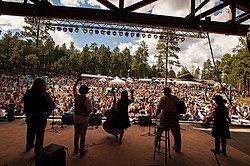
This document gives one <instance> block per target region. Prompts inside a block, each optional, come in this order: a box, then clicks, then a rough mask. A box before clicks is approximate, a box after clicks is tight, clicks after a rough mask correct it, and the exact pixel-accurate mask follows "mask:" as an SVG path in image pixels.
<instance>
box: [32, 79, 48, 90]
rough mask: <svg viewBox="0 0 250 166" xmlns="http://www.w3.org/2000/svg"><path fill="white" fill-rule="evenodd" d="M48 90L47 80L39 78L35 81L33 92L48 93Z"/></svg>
mask: <svg viewBox="0 0 250 166" xmlns="http://www.w3.org/2000/svg"><path fill="white" fill-rule="evenodd" d="M46 88H47V84H46V82H45V80H44V79H42V78H37V79H35V80H34V82H33V85H32V87H31V90H34V91H39V92H42V91H46Z"/></svg>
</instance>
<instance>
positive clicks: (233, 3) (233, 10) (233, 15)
mask: <svg viewBox="0 0 250 166" xmlns="http://www.w3.org/2000/svg"><path fill="white" fill-rule="evenodd" d="M235 18H236V0H231V4H230V11H229V20H235Z"/></svg>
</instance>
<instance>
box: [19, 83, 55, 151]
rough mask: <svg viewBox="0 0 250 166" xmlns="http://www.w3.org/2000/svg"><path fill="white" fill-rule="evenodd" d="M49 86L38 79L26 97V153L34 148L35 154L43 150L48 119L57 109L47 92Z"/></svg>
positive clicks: (24, 98)
mask: <svg viewBox="0 0 250 166" xmlns="http://www.w3.org/2000/svg"><path fill="white" fill-rule="evenodd" d="M46 90H47V84H46V82H45V80H43V79H42V78H37V79H35V80H34V83H33V85H32V87H31V89H28V90H27V91H26V92H25V94H24V96H23V101H24V114H25V116H26V124H27V133H26V140H27V144H26V150H25V151H26V152H28V151H30V150H31V149H32V148H33V147H34V142H35V154H36V155H37V154H38V153H39V150H40V149H42V148H43V143H44V131H45V128H46V124H47V118H48V117H49V116H50V115H51V113H52V111H53V109H55V108H56V105H55V103H54V102H53V100H52V98H51V96H50V95H49V93H48V92H47V91H46Z"/></svg>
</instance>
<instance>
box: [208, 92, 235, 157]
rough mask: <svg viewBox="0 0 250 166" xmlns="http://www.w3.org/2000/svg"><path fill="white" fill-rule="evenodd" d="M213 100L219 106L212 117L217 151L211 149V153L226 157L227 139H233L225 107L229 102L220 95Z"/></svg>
mask: <svg viewBox="0 0 250 166" xmlns="http://www.w3.org/2000/svg"><path fill="white" fill-rule="evenodd" d="M213 99H214V100H215V103H216V104H217V106H216V108H215V111H214V112H213V115H212V116H213V119H214V123H213V128H212V136H213V137H214V138H215V149H211V151H213V152H215V153H217V154H220V152H222V154H223V155H225V156H226V155H227V151H226V144H227V139H229V138H231V135H230V131H229V126H228V122H227V119H228V108H227V107H226V106H225V103H226V102H227V101H226V100H225V99H223V97H222V96H220V95H216V96H215V97H214V98H213ZM220 141H221V145H222V151H220Z"/></svg>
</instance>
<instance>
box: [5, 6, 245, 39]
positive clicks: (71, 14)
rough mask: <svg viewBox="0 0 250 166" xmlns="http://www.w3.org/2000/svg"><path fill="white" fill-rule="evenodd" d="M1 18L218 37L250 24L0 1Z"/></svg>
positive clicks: (239, 31) (240, 32) (240, 33)
mask: <svg viewBox="0 0 250 166" xmlns="http://www.w3.org/2000/svg"><path fill="white" fill-rule="evenodd" d="M0 13H1V14H2V15H12V16H23V17H28V16H29V17H42V18H54V19H65V20H86V21H93V22H97V23H98V22H100V23H117V24H122V25H136V26H144V27H159V28H163V29H165V28H170V29H178V30H186V31H195V32H197V31H201V32H210V33H218V34H228V35H238V36H245V35H246V33H247V32H248V28H249V25H237V26H236V27H235V28H234V29H232V27H231V26H230V24H228V23H224V22H215V21H206V20H201V21H200V22H198V23H196V24H193V23H190V22H189V20H188V19H185V18H181V17H172V16H162V15H153V14H144V13H134V12H128V13H126V14H125V15H124V13H123V12H119V11H110V10H100V9H91V8H77V7H65V6H46V10H45V11H44V10H42V11H40V10H39V9H38V8H37V6H36V5H34V4H23V3H15V2H0Z"/></svg>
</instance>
